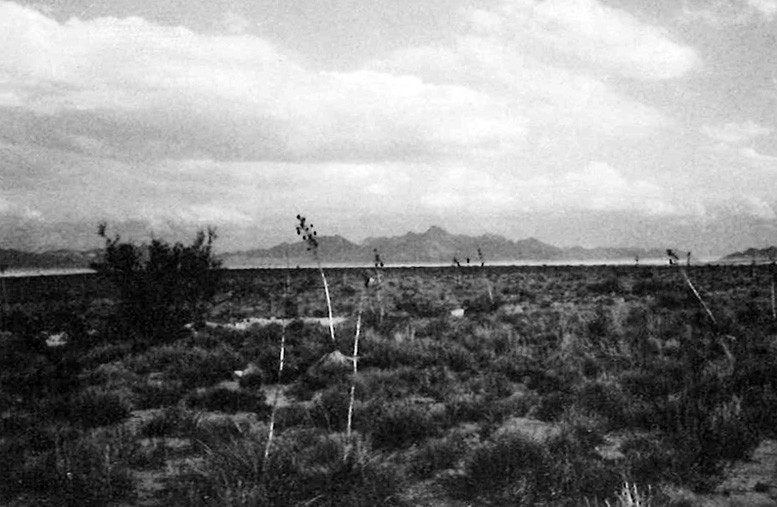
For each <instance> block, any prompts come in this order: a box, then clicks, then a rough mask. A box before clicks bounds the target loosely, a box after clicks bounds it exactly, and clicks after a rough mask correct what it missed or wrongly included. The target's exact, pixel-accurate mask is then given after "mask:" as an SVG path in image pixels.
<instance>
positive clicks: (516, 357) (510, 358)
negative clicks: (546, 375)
mask: <svg viewBox="0 0 777 507" xmlns="http://www.w3.org/2000/svg"><path fill="white" fill-rule="evenodd" d="M491 369H492V371H495V372H499V373H502V374H503V375H505V376H506V377H507V378H508V379H509V380H511V381H513V382H523V381H524V380H525V379H524V377H526V376H528V375H531V374H533V373H534V372H535V371H536V370H537V366H536V361H535V360H533V359H532V358H529V357H526V356H525V355H522V354H520V353H517V352H510V353H508V354H506V355H500V356H498V357H497V358H496V360H495V361H494V363H493V365H492V366H491Z"/></svg>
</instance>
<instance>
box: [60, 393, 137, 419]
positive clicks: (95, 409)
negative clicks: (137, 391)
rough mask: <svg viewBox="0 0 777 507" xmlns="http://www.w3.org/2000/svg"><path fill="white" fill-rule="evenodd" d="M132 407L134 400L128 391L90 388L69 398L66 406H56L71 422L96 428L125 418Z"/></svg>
mask: <svg viewBox="0 0 777 507" xmlns="http://www.w3.org/2000/svg"><path fill="white" fill-rule="evenodd" d="M131 409H132V402H131V400H130V399H129V395H128V393H127V392H126V391H104V390H102V389H100V388H90V389H85V390H84V391H82V392H80V393H78V394H77V395H75V396H74V397H72V398H71V399H69V400H68V401H67V403H66V406H64V407H58V408H56V409H55V412H60V411H61V412H62V413H61V415H62V416H64V417H66V418H67V419H68V420H69V421H70V422H73V423H75V424H79V425H81V426H83V427H85V428H96V427H99V426H109V425H112V424H116V423H119V422H121V421H123V420H125V419H126V418H127V417H129V415H130V411H131Z"/></svg>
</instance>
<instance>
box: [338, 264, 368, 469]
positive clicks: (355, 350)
mask: <svg viewBox="0 0 777 507" xmlns="http://www.w3.org/2000/svg"><path fill="white" fill-rule="evenodd" d="M369 284H370V280H369V278H367V280H366V282H365V284H364V289H363V290H362V295H361V297H360V298H359V309H358V311H357V315H356V335H355V336H354V339H353V378H352V379H351V392H350V397H349V400H348V422H347V424H346V430H345V440H346V445H345V454H344V455H343V459H344V460H345V459H347V458H348V452H349V450H350V442H351V432H352V430H353V405H354V403H355V400H356V375H357V374H358V373H359V337H360V335H361V330H362V309H363V308H364V296H365V294H366V292H367V288H368V287H369Z"/></svg>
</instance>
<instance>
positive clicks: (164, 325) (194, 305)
mask: <svg viewBox="0 0 777 507" xmlns="http://www.w3.org/2000/svg"><path fill="white" fill-rule="evenodd" d="M98 232H99V234H100V236H102V237H103V238H104V239H105V249H104V254H103V258H102V259H101V260H100V261H98V262H95V263H93V264H92V268H93V269H95V270H96V271H97V272H98V273H99V274H100V275H102V276H104V277H105V278H106V279H108V280H109V281H110V282H111V283H112V284H113V285H114V286H115V288H116V291H117V293H118V297H119V308H118V318H119V320H120V322H121V323H122V325H123V326H124V328H125V329H127V330H128V331H129V332H130V333H132V334H133V335H134V336H135V337H136V338H137V339H138V340H140V341H145V340H160V339H164V340H169V339H171V338H175V337H176V336H178V335H179V334H180V332H181V330H182V328H183V326H184V325H185V324H186V323H187V322H197V321H199V320H201V319H202V317H203V315H204V312H205V309H206V305H207V303H208V302H209V301H210V299H211V298H212V297H213V296H214V295H215V292H216V287H217V283H218V279H219V270H218V268H219V266H220V263H219V261H217V260H216V258H215V256H214V255H213V252H212V247H213V241H214V240H215V239H216V234H215V231H214V230H213V229H209V230H208V231H207V233H206V232H204V231H199V232H198V233H197V235H196V237H195V239H194V242H193V243H192V244H191V245H188V246H185V245H183V244H182V243H175V244H174V245H170V244H168V243H166V242H164V241H162V240H158V239H154V240H152V241H151V243H150V244H148V245H135V244H134V243H130V242H122V241H121V238H120V237H119V236H118V235H117V236H115V237H114V238H109V237H108V236H107V235H106V231H105V225H104V224H101V225H100V227H99V231H98Z"/></svg>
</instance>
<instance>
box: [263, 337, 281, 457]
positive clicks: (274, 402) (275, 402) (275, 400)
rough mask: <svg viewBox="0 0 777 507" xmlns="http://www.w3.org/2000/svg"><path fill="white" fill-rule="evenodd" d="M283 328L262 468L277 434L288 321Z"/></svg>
mask: <svg viewBox="0 0 777 507" xmlns="http://www.w3.org/2000/svg"><path fill="white" fill-rule="evenodd" d="M282 326H283V327H282V328H281V352H280V358H279V359H280V360H279V361H278V385H277V386H276V389H275V395H274V396H273V400H272V411H271V412H270V429H269V432H268V433H267V444H266V445H265V447H264V459H263V460H262V470H267V468H266V467H267V460H268V459H269V457H270V448H271V447H272V441H273V437H274V436H275V414H276V412H277V411H278V397H279V393H280V390H281V376H282V375H283V363H284V361H285V359H286V323H285V322H284V323H283V324H282Z"/></svg>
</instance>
